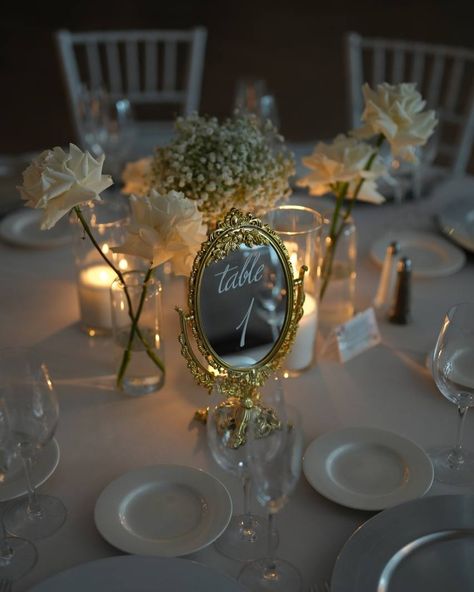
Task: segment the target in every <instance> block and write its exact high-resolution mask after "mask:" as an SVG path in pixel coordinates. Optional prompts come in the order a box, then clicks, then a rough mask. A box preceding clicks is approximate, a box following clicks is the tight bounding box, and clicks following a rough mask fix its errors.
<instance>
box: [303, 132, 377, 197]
mask: <svg viewBox="0 0 474 592" xmlns="http://www.w3.org/2000/svg"><path fill="white" fill-rule="evenodd" d="M373 154H374V148H373V147H372V146H370V145H369V144H366V143H365V142H360V141H359V140H356V139H355V138H348V137H347V136H345V135H343V134H340V135H339V136H337V137H336V138H335V139H334V140H333V142H332V143H331V144H325V143H324V142H319V143H318V144H317V145H316V147H315V149H314V151H313V154H312V155H311V156H307V157H305V158H303V164H304V165H305V166H307V167H308V168H309V169H311V173H309V175H307V176H306V177H303V178H302V179H300V180H298V185H299V186H300V187H309V191H310V194H311V195H324V194H325V193H329V192H330V191H333V192H334V191H336V189H337V188H336V186H337V184H338V183H349V188H348V191H347V197H352V196H353V195H354V191H355V188H356V186H357V185H358V183H359V181H360V179H361V178H363V179H364V180H365V181H364V183H363V185H362V187H361V189H360V191H359V194H358V196H357V199H360V200H361V201H369V202H372V203H381V202H383V201H384V200H385V199H384V197H383V196H382V195H381V194H380V193H378V192H377V189H376V185H375V180H376V179H377V178H378V177H381V176H382V175H385V174H386V172H387V171H386V168H385V165H384V164H383V162H382V160H381V158H380V157H379V156H375V158H374V160H373V162H372V166H371V168H370V170H368V171H365V170H364V168H365V167H366V165H367V163H368V161H369V159H370V157H371V156H372V155H373Z"/></svg>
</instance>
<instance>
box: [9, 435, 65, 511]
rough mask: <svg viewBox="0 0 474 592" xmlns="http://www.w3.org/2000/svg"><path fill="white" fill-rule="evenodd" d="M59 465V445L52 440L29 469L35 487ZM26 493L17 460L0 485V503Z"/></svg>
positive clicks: (23, 474)
mask: <svg viewBox="0 0 474 592" xmlns="http://www.w3.org/2000/svg"><path fill="white" fill-rule="evenodd" d="M58 464H59V444H58V443H57V441H56V440H55V439H54V438H53V439H52V440H51V441H50V442H48V444H46V446H45V447H44V448H43V449H42V450H41V451H40V452H39V453H38V454H37V456H36V457H35V459H34V461H33V466H32V469H31V478H32V480H33V484H34V485H35V486H36V487H39V486H40V485H42V484H43V483H44V482H45V481H46V480H47V479H49V478H50V477H51V475H52V474H53V473H54V471H55V470H56V467H57V466H58ZM27 492H28V490H27V488H26V480H25V473H24V471H23V467H22V463H21V461H20V459H17V460H16V461H15V462H14V464H13V465H12V467H11V470H9V471H8V473H7V474H6V477H5V481H3V483H0V502H6V501H8V500H12V499H15V498H17V497H21V496H22V495H25V494H26V493H27Z"/></svg>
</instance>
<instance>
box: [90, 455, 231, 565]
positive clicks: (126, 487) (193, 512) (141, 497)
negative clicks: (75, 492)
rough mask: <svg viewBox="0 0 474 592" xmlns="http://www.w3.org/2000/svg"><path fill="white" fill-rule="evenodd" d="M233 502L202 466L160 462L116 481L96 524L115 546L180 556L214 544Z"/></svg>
mask: <svg viewBox="0 0 474 592" xmlns="http://www.w3.org/2000/svg"><path fill="white" fill-rule="evenodd" d="M231 515H232V501H231V498H230V494H229V492H228V491H227V489H226V488H225V487H224V485H223V484H222V483H221V482H220V481H219V480H217V479H216V478H215V477H213V476H212V475H209V473H206V472H205V471H203V470H201V469H195V468H193V467H186V466H180V465H156V466H151V467H143V468H140V469H135V470H133V471H130V472H129V473H125V475H122V476H121V477H119V478H118V479H116V480H115V481H112V483H110V484H109V485H108V486H107V487H106V488H105V489H104V491H103V492H102V493H101V494H100V496H99V498H98V500H97V503H96V506H95V523H96V526H97V529H98V530H99V532H100V533H101V534H102V536H103V537H104V538H105V539H106V540H107V541H108V542H109V543H110V544H111V545H114V546H115V547H117V548H118V549H121V550H122V551H126V552H127V553H136V554H140V555H160V556H168V557H177V556H179V555H187V554H189V553H194V552H195V551H198V550H199V549H202V548H204V547H206V546H207V545H209V544H211V543H212V542H214V541H215V540H216V539H217V538H218V537H219V536H220V535H221V534H222V533H223V532H224V530H225V529H226V527H227V525H228V524H229V521H230V518H231Z"/></svg>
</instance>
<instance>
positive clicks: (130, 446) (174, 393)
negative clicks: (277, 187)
mask: <svg viewBox="0 0 474 592" xmlns="http://www.w3.org/2000/svg"><path fill="white" fill-rule="evenodd" d="M473 194H474V179H472V178H465V179H459V180H451V181H445V182H444V183H440V184H439V185H438V186H437V187H436V188H435V189H434V190H433V191H432V193H431V196H430V197H429V198H426V199H424V200H421V201H418V202H410V203H405V204H402V205H396V204H391V205H383V206H380V207H376V206H371V205H364V204H357V207H356V208H355V213H354V217H355V219H356V223H357V231H358V267H357V274H358V275H357V295H356V305H357V309H358V310H364V309H365V308H367V307H368V306H370V304H371V301H372V298H373V297H374V294H375V290H376V286H377V283H378V280H379V277H380V269H379V268H378V267H377V266H376V265H375V264H374V263H373V262H372V261H371V259H370V257H369V247H370V245H371V243H372V242H373V241H374V240H375V239H376V238H377V237H378V236H381V235H382V234H383V233H384V232H386V231H387V230H388V229H393V228H395V229H407V228H408V229H412V228H413V227H416V228H420V229H423V230H426V229H430V228H432V229H433V230H435V223H434V214H435V213H436V212H437V211H438V210H439V209H440V208H442V207H444V206H445V205H446V203H449V202H450V201H454V200H456V199H458V198H459V199H460V198H464V197H467V196H471V197H472V196H473ZM292 199H293V201H295V202H297V203H302V204H305V205H312V206H313V207H314V208H316V209H317V208H318V204H319V203H320V202H319V201H318V200H319V199H320V198H309V197H308V196H307V195H306V194H304V193H300V194H299V193H297V194H296V195H294V197H293V198H292ZM435 231H436V230H435ZM473 261H474V257H473V255H469V254H468V256H467V263H466V265H465V267H464V268H463V269H462V270H461V271H459V272H457V273H455V274H454V275H452V276H449V277H445V278H434V279H424V280H421V279H416V280H414V282H413V307H412V310H413V322H412V323H411V324H410V325H407V326H396V325H391V324H389V323H387V322H386V321H384V320H381V321H380V322H379V328H380V332H381V335H382V343H381V344H380V345H378V346H377V347H375V348H373V349H371V350H369V351H367V352H365V353H363V354H361V355H359V356H358V357H356V358H354V359H352V360H351V361H349V362H347V363H346V364H344V365H342V364H339V363H336V362H330V361H324V360H320V361H319V362H318V363H317V365H315V366H314V368H312V369H311V370H310V371H308V372H306V373H305V374H303V375H302V376H300V377H299V378H297V379H288V380H287V381H286V385H285V387H286V397H287V400H288V401H291V402H292V404H294V405H295V406H296V407H297V408H299V409H300V410H301V411H303V410H304V413H303V414H302V417H303V428H304V437H305V444H306V445H307V444H309V443H310V442H311V441H312V440H313V439H314V438H316V437H317V436H319V435H321V434H323V433H325V432H329V431H331V430H336V429H338V428H342V427H346V426H350V425H353V426H373V427H378V428H383V429H387V430H392V431H394V432H397V433H399V434H402V435H404V436H406V437H408V438H410V439H412V440H414V441H415V442H417V443H418V444H419V445H420V446H421V447H422V448H424V449H428V448H430V447H432V446H435V445H440V444H450V443H452V442H453V441H454V438H455V433H456V410H455V407H454V405H452V404H451V403H449V402H448V401H447V400H445V399H444V398H443V397H442V396H441V394H440V393H439V392H438V390H437V388H436V386H435V384H434V382H433V380H432V378H431V376H430V374H429V372H428V371H427V370H426V369H425V366H424V363H425V357H426V354H427V352H428V351H429V350H430V349H431V348H432V347H433V345H434V342H435V339H436V336H437V333H438V330H439V327H440V324H441V321H442V318H443V315H444V313H445V312H446V310H447V309H448V308H449V307H450V306H451V305H452V304H454V303H456V302H458V301H462V300H466V299H469V298H471V299H473V298H474V273H473V271H474V265H473ZM0 277H1V290H0V302H1V306H0V326H1V327H2V331H1V344H0V345H1V346H7V345H35V346H37V347H38V348H39V349H40V351H41V352H42V353H43V356H44V359H45V361H46V362H47V364H48V365H49V367H50V372H51V375H52V377H53V378H54V380H55V384H56V387H57V391H58V394H59V398H60V406H61V417H60V423H59V426H58V429H57V433H56V438H57V440H58V442H59V445H60V449H61V460H60V464H59V467H58V468H57V470H56V472H55V473H54V475H53V476H52V477H51V478H50V479H49V480H48V481H47V482H46V483H45V484H44V485H43V486H42V487H41V491H43V492H45V493H51V494H54V495H56V496H58V497H60V498H61V499H62V500H63V501H64V503H65V505H66V506H67V509H68V518H67V521H66V523H65V524H64V526H63V527H62V528H61V530H60V531H58V532H57V533H56V534H54V535H53V536H51V537H50V538H47V539H44V540H40V541H38V542H37V547H38V551H39V561H38V564H37V566H36V567H35V568H34V569H33V571H31V572H30V574H28V575H27V576H26V577H25V578H23V579H22V580H21V581H20V582H18V583H17V584H16V585H15V592H22V591H23V590H28V589H29V588H30V587H31V586H32V585H34V584H35V583H37V582H39V581H41V580H43V579H44V578H47V577H48V576H50V575H52V574H55V573H57V572H59V571H61V570H64V569H66V568H69V567H71V566H74V565H77V564H80V563H83V562H87V561H91V560H94V559H99V558H103V557H108V556H112V555H118V554H120V552H119V551H118V550H117V549H115V548H113V547H112V546H110V545H109V544H108V543H107V542H106V541H105V540H104V539H103V538H102V537H101V536H100V534H99V533H98V531H97V530H96V528H95V525H94V518H93V513H94V505H95V502H96V500H97V497H98V496H99V494H100V492H101V491H102V490H103V489H104V487H105V486H106V485H107V484H108V483H109V482H110V481H111V480H113V479H115V478H116V477H118V476H119V475H121V474H122V473H125V472H126V471H129V470H130V469H133V468H136V467H140V466H146V465H152V464H157V463H177V464H184V465H192V466H195V467H201V468H203V469H205V470H206V471H209V472H210V473H212V474H213V475H215V476H217V477H218V478H219V479H221V480H222V482H223V483H224V484H225V485H226V486H227V487H228V488H229V490H230V492H231V494H232V498H233V500H234V501H235V506H236V510H240V507H241V500H242V494H241V489H240V485H239V483H238V481H237V479H235V478H234V477H233V476H231V475H229V474H227V473H226V472H224V471H223V470H221V469H220V468H219V467H218V466H217V465H216V463H215V462H214V461H213V459H212V458H211V455H210V453H209V451H208V448H207V444H206V439H205V433H204V430H203V428H202V426H201V425H199V424H196V423H194V422H193V421H192V417H193V412H194V410H195V409H196V407H198V406H202V405H204V404H205V403H206V396H207V395H206V392H205V391H204V390H203V389H202V388H200V387H198V386H196V385H195V384H194V382H193V378H192V376H191V374H190V373H189V372H188V370H187V369H186V366H185V362H184V360H183V359H182V357H181V356H180V352H179V345H178V341H177V335H178V318H177V314H176V313H175V311H174V305H175V304H183V303H184V294H185V288H184V282H183V280H181V279H177V278H175V279H172V280H169V282H168V283H167V284H166V286H165V293H164V304H165V330H166V333H165V343H166V365H167V377H166V384H165V386H164V387H163V388H162V389H161V390H160V391H159V392H157V393H154V394H152V395H148V396H144V397H141V398H129V397H127V396H124V395H123V394H121V393H119V392H117V391H116V390H115V389H114V386H113V384H114V382H113V371H114V370H113V366H112V348H111V345H110V342H109V341H108V339H107V338H89V337H87V336H86V335H85V334H84V333H82V332H81V331H80V330H79V327H78V317H79V312H78V304H77V296H76V286H75V278H74V266H73V258H72V252H71V248H70V247H66V248H60V249H56V250H50V251H40V250H32V249H21V248H15V247H13V246H8V245H6V244H1V243H0ZM465 442H466V445H470V446H471V447H472V448H474V414H473V415H472V416H468V417H467V424H466V430H465ZM448 491H450V492H452V491H453V490H452V489H451V490H450V489H449V488H447V487H446V488H444V489H441V487H440V486H439V485H435V486H434V487H433V489H432V492H437V493H439V492H448ZM454 491H459V490H454ZM463 491H465V490H463ZM254 505H255V509H257V503H256V502H254ZM371 516H372V514H371V513H370V512H362V511H356V510H351V509H348V508H345V507H342V506H340V505H337V504H335V503H333V502H331V501H329V500H327V499H325V498H324V497H322V496H321V495H319V494H318V493H317V492H316V491H315V490H313V489H312V487H311V486H310V485H309V483H308V482H307V481H306V479H305V478H304V476H302V477H301V479H300V481H299V484H298V486H297V488H296V490H295V492H294V494H293V495H292V496H291V499H290V501H289V503H288V505H287V506H286V507H285V508H284V509H283V510H282V512H281V513H280V515H279V528H280V546H279V555H280V556H281V557H283V558H286V559H288V560H290V561H292V562H293V563H294V564H295V565H296V566H298V568H299V569H300V570H301V572H302V574H303V578H304V584H305V590H306V589H308V587H309V586H310V585H311V584H315V583H316V582H318V581H321V580H323V579H326V578H329V577H330V574H331V571H332V569H333V566H334V563H335V561H336V558H337V555H338V553H339V551H340V550H341V548H342V546H343V545H344V543H345V541H346V540H347V538H348V537H349V536H350V535H351V534H352V533H353V532H354V530H355V529H356V528H357V527H358V526H360V525H361V524H362V523H363V522H364V521H366V520H367V519H368V518H370V517H371ZM191 558H192V559H195V560H197V561H200V562H202V563H205V564H208V565H210V566H213V567H215V568H217V569H219V570H222V571H224V572H227V573H228V574H231V575H234V576H235V575H237V573H238V572H239V569H240V567H241V565H240V564H239V563H237V562H233V561H231V560H229V559H226V558H224V557H222V556H220V555H219V554H218V553H217V551H216V550H215V549H214V547H213V546H210V547H208V548H206V549H204V550H202V551H200V552H198V553H195V554H194V555H192V556H191Z"/></svg>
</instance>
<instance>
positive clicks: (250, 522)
mask: <svg viewBox="0 0 474 592" xmlns="http://www.w3.org/2000/svg"><path fill="white" fill-rule="evenodd" d="M224 401H225V396H224V394H223V393H222V391H221V381H220V379H219V378H217V379H216V382H215V383H214V388H213V389H212V392H211V397H210V401H209V414H208V418H207V423H206V426H207V441H208V444H209V448H210V450H211V453H212V456H213V457H214V460H215V461H216V462H217V464H218V465H220V466H221V467H222V468H223V469H225V470H226V471H228V472H230V473H233V474H234V475H236V476H237V477H239V479H240V481H241V482H242V486H243V493H244V508H243V510H244V511H243V513H242V514H239V515H235V516H233V517H232V519H231V521H230V523H229V526H228V527H227V529H226V531H225V532H224V534H223V535H222V536H221V537H220V538H219V539H218V540H217V541H216V543H215V547H216V549H217V550H218V551H219V552H220V553H222V554H223V555H225V556H226V557H230V558H232V559H236V560H238V561H250V560H253V559H255V558H256V557H260V556H261V554H262V553H263V552H264V549H265V525H264V523H265V520H264V519H263V518H262V517H260V516H255V515H254V514H252V513H251V511H250V500H251V479H250V472H249V468H248V463H247V452H246V449H245V448H246V446H245V444H244V445H241V446H239V447H237V448H233V447H232V446H231V445H230V442H229V438H230V437H232V435H231V432H230V431H221V430H219V429H218V427H217V420H218V419H219V417H222V414H223V413H225V408H223V407H222V404H223V403H224Z"/></svg>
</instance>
